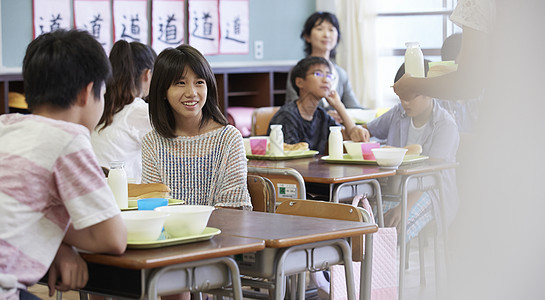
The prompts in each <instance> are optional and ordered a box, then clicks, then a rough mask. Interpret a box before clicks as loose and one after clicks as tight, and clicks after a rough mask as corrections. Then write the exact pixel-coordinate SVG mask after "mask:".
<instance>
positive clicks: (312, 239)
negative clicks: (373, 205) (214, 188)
mask: <svg viewBox="0 0 545 300" xmlns="http://www.w3.org/2000/svg"><path fill="white" fill-rule="evenodd" d="M209 226H212V227H217V228H221V229H222V230H223V232H224V233H225V234H232V235H235V236H240V237H247V238H255V239H260V240H264V241H265V247H266V248H265V249H264V250H262V251H258V252H256V253H255V256H248V259H243V260H241V261H238V263H239V268H240V271H241V273H242V274H243V275H249V276H254V277H259V278H267V279H271V280H272V282H273V284H272V285H271V288H272V289H273V290H274V295H275V296H274V298H275V299H283V296H284V295H283V292H284V282H285V276H286V274H288V275H289V274H299V273H302V272H304V271H307V270H308V271H316V270H321V269H324V268H326V267H327V266H329V265H332V264H338V263H341V262H342V263H344V264H345V271H346V276H347V283H348V284H347V292H348V295H349V299H354V285H353V277H352V275H353V274H352V263H351V262H352V256H351V249H350V246H349V244H348V242H347V240H346V239H347V238H349V237H351V236H357V235H363V234H366V235H367V238H366V251H368V252H366V255H365V260H364V264H367V265H369V266H370V265H371V259H372V237H371V234H372V233H374V232H376V231H377V230H378V227H377V226H376V225H375V224H370V223H361V222H350V221H340V220H331V219H320V218H310V217H301V216H290V215H281V214H271V213H261V212H248V211H239V210H230V209H217V210H215V211H214V212H213V213H212V217H211V218H210V222H209ZM368 241H369V243H368V244H367V242H368ZM362 270H363V268H362ZM370 276H371V274H370V272H365V274H362V278H364V280H368V281H366V282H365V284H364V285H362V288H363V286H367V284H370V279H371V277H370ZM368 287H369V288H368V289H367V290H365V291H364V292H363V293H361V295H362V297H363V299H369V296H370V285H369V286H368ZM300 290H301V289H300ZM300 296H301V295H300ZM366 296H367V298H365V297H366Z"/></svg>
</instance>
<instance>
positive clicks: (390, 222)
mask: <svg viewBox="0 0 545 300" xmlns="http://www.w3.org/2000/svg"><path fill="white" fill-rule="evenodd" d="M400 222H401V204H400V205H398V206H396V207H393V208H390V209H389V210H388V211H387V212H386V213H385V214H384V227H397V231H398V232H399V224H400Z"/></svg>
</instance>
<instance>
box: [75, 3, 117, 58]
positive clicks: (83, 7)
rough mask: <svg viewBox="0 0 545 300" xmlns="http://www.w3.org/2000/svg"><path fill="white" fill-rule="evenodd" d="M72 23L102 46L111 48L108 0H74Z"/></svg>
mask: <svg viewBox="0 0 545 300" xmlns="http://www.w3.org/2000/svg"><path fill="white" fill-rule="evenodd" d="M74 24H75V26H76V28H78V29H85V30H87V31H89V33H91V35H93V36H94V37H95V38H96V39H97V41H99V43H100V44H101V45H102V47H104V51H106V53H107V54H109V53H110V49H112V14H111V11H110V0H74Z"/></svg>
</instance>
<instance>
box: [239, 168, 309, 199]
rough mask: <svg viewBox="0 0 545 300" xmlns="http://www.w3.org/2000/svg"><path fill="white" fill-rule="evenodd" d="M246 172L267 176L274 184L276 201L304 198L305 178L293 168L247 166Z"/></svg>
mask: <svg viewBox="0 0 545 300" xmlns="http://www.w3.org/2000/svg"><path fill="white" fill-rule="evenodd" d="M248 174H249V175H250V174H252V175H258V176H261V177H265V178H268V179H269V180H270V181H271V182H272V183H273V185H274V189H275V191H276V201H282V200H289V199H306V194H307V192H306V189H305V180H304V179H303V176H301V173H299V172H297V170H295V169H292V168H271V167H255V166H248Z"/></svg>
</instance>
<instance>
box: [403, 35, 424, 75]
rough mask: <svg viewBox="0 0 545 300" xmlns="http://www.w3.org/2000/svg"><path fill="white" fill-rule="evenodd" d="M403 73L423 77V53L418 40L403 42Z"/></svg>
mask: <svg viewBox="0 0 545 300" xmlns="http://www.w3.org/2000/svg"><path fill="white" fill-rule="evenodd" d="M405 46H407V50H405V73H408V74H411V76H413V77H425V74H424V55H423V54H422V50H421V49H420V45H419V44H418V42H407V43H405Z"/></svg>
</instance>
